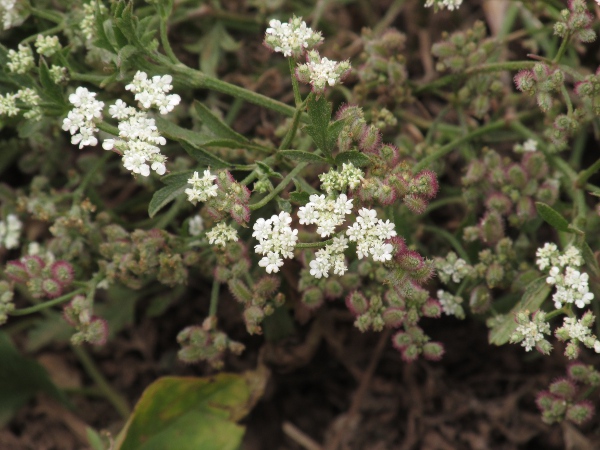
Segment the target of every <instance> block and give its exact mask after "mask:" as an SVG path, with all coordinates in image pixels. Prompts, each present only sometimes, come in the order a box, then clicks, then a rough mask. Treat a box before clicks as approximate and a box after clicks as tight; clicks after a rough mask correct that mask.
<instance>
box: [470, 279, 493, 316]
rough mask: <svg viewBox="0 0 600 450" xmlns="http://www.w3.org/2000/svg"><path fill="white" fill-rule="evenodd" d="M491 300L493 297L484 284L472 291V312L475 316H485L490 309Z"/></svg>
mask: <svg viewBox="0 0 600 450" xmlns="http://www.w3.org/2000/svg"><path fill="white" fill-rule="evenodd" d="M491 300H492V295H491V294H490V291H489V289H488V288H487V287H486V286H484V285H483V284H480V285H479V286H477V287H476V288H474V289H473V290H472V291H471V296H470V297H469V306H470V307H471V311H473V312H474V313H475V314H484V313H485V312H487V311H488V310H489V309H490V306H491Z"/></svg>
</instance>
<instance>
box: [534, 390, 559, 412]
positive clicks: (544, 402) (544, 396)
mask: <svg viewBox="0 0 600 450" xmlns="http://www.w3.org/2000/svg"><path fill="white" fill-rule="evenodd" d="M555 399H556V398H555V397H554V395H552V394H551V393H550V392H548V391H540V392H538V394H537V395H536V397H535V404H536V405H537V407H538V408H539V409H540V411H546V410H548V409H550V408H551V407H552V404H553V403H554V400H555Z"/></svg>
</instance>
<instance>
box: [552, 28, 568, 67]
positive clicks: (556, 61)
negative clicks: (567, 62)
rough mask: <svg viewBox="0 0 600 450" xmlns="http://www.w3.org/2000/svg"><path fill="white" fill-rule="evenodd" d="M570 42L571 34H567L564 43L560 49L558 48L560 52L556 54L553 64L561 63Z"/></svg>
mask: <svg viewBox="0 0 600 450" xmlns="http://www.w3.org/2000/svg"><path fill="white" fill-rule="evenodd" d="M570 40H571V33H569V32H567V34H566V35H565V37H564V38H563V40H562V42H561V43H560V47H559V48H558V51H557V52H556V56H555V57H554V59H553V60H552V64H557V63H558V62H559V61H560V59H561V58H562V57H563V55H564V54H565V52H566V51H567V44H568V43H569V41H570Z"/></svg>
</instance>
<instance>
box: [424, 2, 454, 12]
mask: <svg viewBox="0 0 600 450" xmlns="http://www.w3.org/2000/svg"><path fill="white" fill-rule="evenodd" d="M462 2H463V0H427V1H426V2H425V7H426V8H431V7H432V6H435V10H436V11H437V10H438V9H444V8H448V9H449V10H450V11H454V10H455V9H458V8H459V7H460V5H462Z"/></svg>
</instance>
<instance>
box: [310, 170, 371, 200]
mask: <svg viewBox="0 0 600 450" xmlns="http://www.w3.org/2000/svg"><path fill="white" fill-rule="evenodd" d="M364 175H365V174H364V172H363V171H362V170H360V169H359V168H358V167H354V164H352V163H348V164H346V163H343V164H342V170H341V171H340V172H338V171H336V170H334V169H331V170H329V172H327V173H323V174H321V175H319V179H320V180H321V189H323V190H324V191H325V192H327V193H328V194H330V193H331V192H332V191H334V190H335V191H340V192H343V191H345V190H346V189H348V188H350V189H356V187H358V186H360V183H361V182H362V180H363V177H364Z"/></svg>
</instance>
